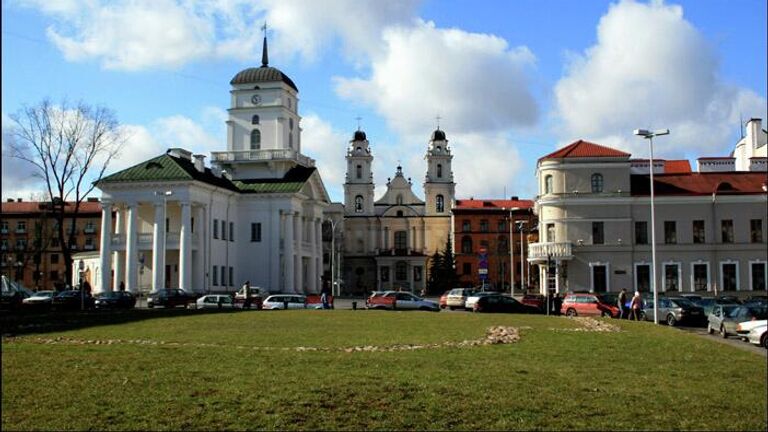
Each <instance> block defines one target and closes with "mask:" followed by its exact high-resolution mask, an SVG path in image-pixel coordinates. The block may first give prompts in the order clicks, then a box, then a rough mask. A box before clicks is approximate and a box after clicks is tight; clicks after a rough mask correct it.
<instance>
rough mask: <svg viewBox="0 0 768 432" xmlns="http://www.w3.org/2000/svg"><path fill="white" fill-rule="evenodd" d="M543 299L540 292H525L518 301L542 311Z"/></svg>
mask: <svg viewBox="0 0 768 432" xmlns="http://www.w3.org/2000/svg"><path fill="white" fill-rule="evenodd" d="M545 301H546V300H545V299H544V296H543V295H541V294H526V295H524V296H523V299H522V300H521V301H520V302H521V303H523V304H526V305H528V306H533V307H535V308H539V310H540V311H544V302H545Z"/></svg>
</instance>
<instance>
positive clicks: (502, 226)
mask: <svg viewBox="0 0 768 432" xmlns="http://www.w3.org/2000/svg"><path fill="white" fill-rule="evenodd" d="M499 232H501V233H503V232H507V221H505V220H504V219H499Z"/></svg>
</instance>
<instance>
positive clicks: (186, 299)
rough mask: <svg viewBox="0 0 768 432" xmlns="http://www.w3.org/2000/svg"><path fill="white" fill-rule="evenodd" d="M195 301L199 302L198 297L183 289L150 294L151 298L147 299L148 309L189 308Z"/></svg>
mask: <svg viewBox="0 0 768 432" xmlns="http://www.w3.org/2000/svg"><path fill="white" fill-rule="evenodd" d="M195 300H197V296H196V295H195V294H193V293H189V292H187V291H184V290H183V289H179V288H171V289H165V290H162V291H153V292H151V293H149V297H147V307H148V308H153V307H155V306H165V307H167V308H168V307H176V306H184V307H189V305H191V304H194V303H195Z"/></svg>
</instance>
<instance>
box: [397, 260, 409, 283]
mask: <svg viewBox="0 0 768 432" xmlns="http://www.w3.org/2000/svg"><path fill="white" fill-rule="evenodd" d="M407 277H408V264H406V263H404V262H402V261H401V262H399V263H397V264H396V265H395V280H399V281H404V280H406V278H407Z"/></svg>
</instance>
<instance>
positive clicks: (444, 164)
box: [424, 127, 456, 216]
mask: <svg viewBox="0 0 768 432" xmlns="http://www.w3.org/2000/svg"><path fill="white" fill-rule="evenodd" d="M424 159H426V160H427V175H426V177H425V179H424V194H425V195H426V196H425V199H426V206H427V207H426V212H425V214H426V215H427V216H450V213H451V206H452V205H453V202H454V198H455V194H456V183H454V182H453V170H452V169H451V161H452V160H453V155H451V149H450V148H449V147H448V140H447V139H446V138H445V132H443V131H441V130H440V128H439V127H438V129H437V130H435V131H434V132H433V133H432V138H431V139H430V141H429V147H428V148H427V154H426V156H424Z"/></svg>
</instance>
